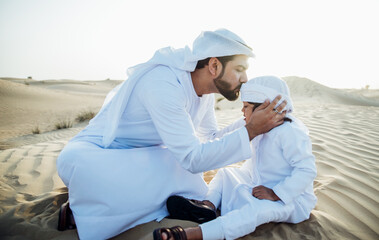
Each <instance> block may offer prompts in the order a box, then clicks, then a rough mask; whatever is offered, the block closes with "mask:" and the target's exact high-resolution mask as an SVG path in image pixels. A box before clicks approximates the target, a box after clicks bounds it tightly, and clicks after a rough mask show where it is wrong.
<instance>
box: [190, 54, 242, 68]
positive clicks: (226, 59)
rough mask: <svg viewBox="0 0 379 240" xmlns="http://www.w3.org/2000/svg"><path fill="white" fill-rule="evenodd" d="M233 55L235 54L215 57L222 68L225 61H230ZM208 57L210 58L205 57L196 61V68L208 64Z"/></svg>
mask: <svg viewBox="0 0 379 240" xmlns="http://www.w3.org/2000/svg"><path fill="white" fill-rule="evenodd" d="M235 56H236V55H231V56H224V57H216V58H217V59H218V60H219V61H220V62H221V65H222V68H223V69H224V68H225V65H226V63H227V62H229V61H232V60H233V59H234V57H235ZM210 59H211V58H210V57H209V58H206V59H203V60H200V61H198V62H197V65H196V69H201V68H203V67H205V66H206V65H208V63H209V60H210Z"/></svg>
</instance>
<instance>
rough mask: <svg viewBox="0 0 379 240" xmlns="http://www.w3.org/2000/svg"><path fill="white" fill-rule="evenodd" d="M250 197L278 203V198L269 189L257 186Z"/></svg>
mask: <svg viewBox="0 0 379 240" xmlns="http://www.w3.org/2000/svg"><path fill="white" fill-rule="evenodd" d="M252 195H253V196H254V197H256V198H258V199H267V200H271V201H278V200H280V198H279V197H278V196H277V195H276V194H275V193H274V191H272V189H271V188H267V187H265V186H262V185H260V186H258V187H255V188H253V192H252Z"/></svg>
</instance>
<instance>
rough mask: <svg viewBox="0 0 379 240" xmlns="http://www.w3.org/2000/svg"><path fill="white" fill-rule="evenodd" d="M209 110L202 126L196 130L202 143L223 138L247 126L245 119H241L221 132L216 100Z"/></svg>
mask: <svg viewBox="0 0 379 240" xmlns="http://www.w3.org/2000/svg"><path fill="white" fill-rule="evenodd" d="M208 109H209V110H208V111H207V113H206V114H205V116H204V118H203V119H202V121H201V123H200V126H199V127H198V129H196V132H197V134H198V136H199V138H200V139H201V140H202V141H210V140H214V139H216V138H221V137H223V136H224V135H225V134H227V133H230V132H233V131H235V130H236V129H239V128H241V127H243V126H245V125H246V122H245V120H244V119H243V117H241V118H240V119H238V120H236V121H235V122H233V123H232V124H230V125H228V126H226V127H224V128H222V129H220V130H219V129H218V125H217V120H216V114H215V110H214V98H213V101H212V102H211V103H210V106H209V108H208Z"/></svg>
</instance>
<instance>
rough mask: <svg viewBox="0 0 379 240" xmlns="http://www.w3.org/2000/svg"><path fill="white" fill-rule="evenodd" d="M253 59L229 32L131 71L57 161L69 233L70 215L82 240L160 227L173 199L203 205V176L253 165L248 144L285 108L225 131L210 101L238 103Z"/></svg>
mask: <svg viewBox="0 0 379 240" xmlns="http://www.w3.org/2000/svg"><path fill="white" fill-rule="evenodd" d="M252 56H253V53H252V51H251V48H249V47H248V46H247V45H246V43H245V42H244V41H243V40H242V39H241V38H240V37H238V36H237V35H236V34H234V33H232V32H230V31H228V30H226V29H220V30H216V31H213V32H212V31H206V32H203V33H202V34H201V35H200V36H199V37H198V38H196V40H195V41H194V43H193V48H192V49H190V48H188V47H185V48H182V49H173V48H163V49H160V50H158V51H157V52H156V53H155V55H154V56H153V58H152V59H150V60H149V61H148V62H146V63H143V64H140V65H137V66H135V67H133V68H130V69H129V70H128V75H129V77H128V79H127V80H126V81H125V82H124V83H122V84H121V85H120V86H118V87H117V88H116V89H115V90H114V91H112V92H111V93H110V94H109V95H108V96H107V99H106V100H105V103H104V105H103V107H102V109H101V110H100V112H99V113H98V114H97V115H96V117H95V118H94V119H92V120H91V122H90V123H89V125H88V126H87V127H86V128H85V129H84V130H83V131H82V132H80V133H79V134H78V135H77V136H75V137H74V138H73V139H72V140H71V141H70V142H69V143H68V144H67V146H66V147H65V148H64V149H63V150H62V152H61V154H60V156H59V158H58V160H57V168H58V173H59V176H60V177H61V178H62V180H63V182H64V183H65V184H66V186H67V187H68V189H69V202H70V209H69V208H68V205H65V206H64V207H63V208H62V211H61V218H60V219H61V221H60V223H62V224H61V225H60V229H64V228H65V227H66V226H65V223H66V224H67V223H70V221H68V220H67V221H66V220H65V219H70V218H68V217H67V216H66V215H65V214H64V213H66V212H67V213H69V212H70V211H71V210H72V213H73V216H74V218H75V223H76V226H77V229H78V234H79V237H80V238H81V239H104V238H110V237H113V236H115V235H117V234H119V233H121V232H123V231H125V230H127V229H129V228H132V227H134V226H136V225H139V224H142V223H146V222H149V221H153V220H158V221H159V220H161V219H162V218H164V217H165V216H167V215H168V213H167V209H166V207H165V202H166V199H167V198H168V197H169V196H171V195H181V196H183V197H186V198H198V199H200V198H201V199H203V198H204V196H205V194H206V193H207V186H206V184H205V182H204V181H203V179H202V174H201V173H202V172H204V171H207V170H211V169H216V168H220V167H223V166H226V165H229V164H232V163H235V162H239V161H241V160H244V159H247V158H249V157H250V155H251V151H250V145H249V141H250V140H251V139H253V138H254V137H255V136H257V135H259V134H261V133H262V132H267V131H269V130H270V129H272V128H273V127H276V126H278V125H280V124H281V123H282V122H283V117H284V114H283V113H282V114H279V113H278V112H281V110H282V109H283V108H284V106H285V102H284V103H282V104H281V105H280V106H279V107H278V108H276V109H275V111H273V110H274V107H275V106H276V105H277V103H278V101H279V99H280V97H278V98H276V99H275V100H274V101H273V102H272V103H271V104H269V102H268V101H267V102H265V104H263V106H262V107H261V108H260V109H259V111H256V113H255V117H254V122H249V123H247V124H246V126H245V127H243V128H240V129H233V128H229V129H227V130H224V131H218V129H217V124H216V118H215V114H214V96H213V94H211V93H221V94H222V95H224V96H225V97H226V98H228V99H229V100H235V99H236V98H237V97H238V94H239V89H240V87H241V84H242V83H244V82H246V81H247V76H246V69H247V68H248V62H247V61H248V58H249V57H252ZM205 59H206V60H205ZM202 60H203V61H202ZM232 130H235V131H232ZM229 132H230V133H229ZM225 133H228V134H225ZM223 135H225V136H223Z"/></svg>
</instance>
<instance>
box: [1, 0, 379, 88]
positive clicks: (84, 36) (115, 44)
mask: <svg viewBox="0 0 379 240" xmlns="http://www.w3.org/2000/svg"><path fill="white" fill-rule="evenodd" d="M378 13H379V1H378V0H314V1H307V0H277V1H273V0H233V1H230V0H228V1H223V0H208V1H207V0H191V1H181V0H159V1H157V0H150V1H147V0H133V1H126V0H124V1H121V0H0V77H20V78H26V77H28V76H32V77H33V79H37V80H44V79H76V80H103V79H107V78H111V79H118V80H123V79H125V78H126V69H127V68H128V67H130V66H133V65H135V64H138V63H141V62H144V61H146V60H148V59H149V58H150V57H152V56H153V53H154V52H155V50H157V49H159V48H162V47H166V46H170V45H171V46H173V47H176V48H179V47H183V46H185V45H190V46H191V43H192V41H193V39H194V38H195V37H196V36H197V35H198V34H200V32H201V31H204V30H215V29H217V28H227V29H229V30H231V31H233V32H235V33H237V34H238V35H240V36H241V37H242V38H244V40H245V41H246V42H247V43H248V44H249V45H250V46H251V47H252V48H253V50H254V52H255V54H256V56H257V57H256V59H254V60H252V61H251V62H250V68H249V70H248V76H249V77H254V76H258V75H265V74H270V75H277V76H281V77H284V76H292V75H295V76H300V77H306V78H309V79H311V80H314V81H316V82H319V83H321V84H324V85H326V86H329V87H336V88H362V87H364V86H365V85H370V88H379V61H378V58H379V34H378V32H379V30H378V29H379V14H378Z"/></svg>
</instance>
